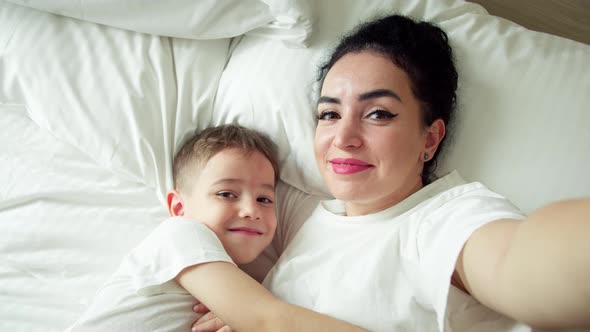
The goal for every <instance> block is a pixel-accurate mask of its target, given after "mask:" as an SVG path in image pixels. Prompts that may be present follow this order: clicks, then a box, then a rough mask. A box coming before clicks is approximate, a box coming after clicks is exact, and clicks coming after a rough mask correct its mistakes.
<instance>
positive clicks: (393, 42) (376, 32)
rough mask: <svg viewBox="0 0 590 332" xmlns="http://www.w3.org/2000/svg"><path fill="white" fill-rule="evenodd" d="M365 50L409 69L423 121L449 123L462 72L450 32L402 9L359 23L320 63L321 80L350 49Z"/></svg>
mask: <svg viewBox="0 0 590 332" xmlns="http://www.w3.org/2000/svg"><path fill="white" fill-rule="evenodd" d="M363 51H370V52H377V53H379V54H382V55H384V56H386V57H388V58H389V59H391V61H392V62H393V63H394V64H395V65H396V66H398V67H400V68H401V69H402V70H404V71H405V72H406V74H407V75H408V77H409V78H410V81H411V87H412V92H413V93H414V96H415V97H416V98H417V99H418V100H419V102H420V105H421V112H422V122H423V124H424V126H429V125H431V124H432V123H433V122H434V120H436V119H442V120H443V121H444V123H445V125H446V126H447V128H448V127H449V125H450V124H451V119H452V113H453V110H454V108H455V104H456V99H457V97H456V90H457V80H458V75H457V70H456V68H455V64H454V61H453V51H452V49H451V46H450V45H449V40H448V37H447V34H446V33H445V32H444V31H443V30H442V29H441V28H439V27H437V26H436V25H434V24H432V23H429V22H419V21H414V20H413V19H411V18H409V17H406V16H401V15H392V16H387V17H383V18H379V19H377V20H373V21H370V22H367V23H364V24H361V25H359V26H358V27H357V28H356V29H354V30H353V31H352V32H350V33H349V34H348V35H346V36H344V37H343V38H342V39H341V40H340V43H339V44H338V46H336V48H335V49H334V51H333V52H332V54H331V56H330V58H329V59H328V61H327V62H326V63H325V64H324V65H323V66H321V67H320V73H319V77H318V81H319V83H320V86H321V85H323V82H324V79H325V77H326V75H327V73H328V71H329V70H330V68H332V66H333V65H334V64H335V63H336V62H337V61H338V60H339V59H340V58H342V57H343V56H345V55H346V54H348V53H360V52H363ZM446 136H448V135H446ZM446 136H445V138H446ZM445 138H443V140H442V141H441V142H440V145H439V146H438V149H437V151H436V153H435V154H434V156H432V158H431V159H430V160H429V161H427V162H426V163H425V164H424V170H423V171H422V183H423V184H424V185H426V184H428V183H430V181H431V178H432V175H433V173H434V171H435V170H436V166H437V157H438V155H439V154H440V152H441V150H442V148H443V143H444V141H445Z"/></svg>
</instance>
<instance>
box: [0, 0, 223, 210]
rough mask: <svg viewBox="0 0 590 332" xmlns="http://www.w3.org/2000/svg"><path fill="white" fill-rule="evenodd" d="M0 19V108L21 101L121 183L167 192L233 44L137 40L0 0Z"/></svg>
mask: <svg viewBox="0 0 590 332" xmlns="http://www.w3.org/2000/svg"><path fill="white" fill-rule="evenodd" d="M0 17H1V18H7V21H3V24H2V26H3V27H5V28H4V29H2V31H0V43H1V44H0V54H1V62H0V66H1V68H2V75H1V77H0V80H1V81H0V86H2V87H3V88H2V89H0V103H20V104H25V105H26V107H27V110H28V112H29V116H30V117H31V119H32V120H34V121H35V122H36V123H37V124H39V125H40V126H41V128H44V129H47V130H49V131H50V132H51V133H52V134H53V135H54V136H55V137H57V138H58V139H60V140H62V141H64V142H66V143H69V144H71V145H72V146H74V147H76V148H78V149H79V150H80V151H83V152H84V153H86V154H87V155H89V156H91V157H92V158H93V159H95V160H96V161H97V162H98V163H99V164H100V165H102V166H104V167H105V168H107V169H110V170H112V171H113V172H115V173H117V174H119V175H123V176H124V178H125V179H128V180H131V181H134V182H138V183H144V184H146V185H148V186H150V187H152V188H154V189H156V190H157V192H158V193H159V194H163V193H165V191H166V190H167V189H170V188H171V187H172V184H171V165H170V161H171V159H172V155H173V154H174V152H175V149H176V148H177V147H178V145H179V144H180V142H181V141H182V140H183V139H184V138H185V137H186V136H187V135H189V134H190V133H191V132H193V131H194V130H195V128H200V129H202V128H205V127H207V126H208V125H209V123H210V117H211V110H212V105H213V100H214V97H215V94H216V91H217V85H218V82H219V79H220V76H221V73H222V71H223V67H224V65H225V63H226V61H227V57H228V49H229V42H230V40H229V39H217V40H210V41H198V40H189V39H173V38H165V37H158V36H154V35H147V34H140V33H136V32H131V31H125V30H120V29H116V28H111V27H107V26H102V25H98V24H95V23H90V22H85V21H80V20H76V19H72V18H68V17H64V16H57V15H53V14H49V13H45V12H40V11H36V10H33V9H30V8H26V7H20V6H16V5H13V4H10V3H6V2H1V3H0ZM160 198H161V199H162V198H163V196H162V195H160ZM162 202H164V200H163V199H162Z"/></svg>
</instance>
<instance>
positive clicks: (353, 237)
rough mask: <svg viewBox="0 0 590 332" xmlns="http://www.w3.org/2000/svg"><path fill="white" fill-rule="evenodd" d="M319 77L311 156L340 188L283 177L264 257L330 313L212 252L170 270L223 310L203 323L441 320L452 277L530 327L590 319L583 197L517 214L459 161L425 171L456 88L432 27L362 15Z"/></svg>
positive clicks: (425, 327)
mask: <svg viewBox="0 0 590 332" xmlns="http://www.w3.org/2000/svg"><path fill="white" fill-rule="evenodd" d="M320 81H321V82H322V89H321V96H320V98H319V102H318V113H317V116H318V125H317V130H316V136H315V154H316V160H317V163H318V167H319V169H320V172H321V174H322V177H323V178H324V180H325V182H326V184H327V186H328V188H329V190H330V192H331V193H332V194H333V195H334V197H336V198H337V200H334V201H323V202H318V201H317V200H316V199H314V198H312V197H308V196H306V195H304V194H303V193H300V192H297V191H296V190H294V189H288V188H282V189H279V194H280V196H279V202H278V203H279V204H280V206H281V209H280V215H279V223H280V224H281V229H280V230H279V231H278V232H277V237H276V239H275V242H274V243H273V248H272V249H273V250H274V251H275V252H274V253H270V254H269V255H268V256H267V258H268V259H267V261H266V264H267V266H268V264H272V263H273V262H274V261H275V260H276V257H277V256H278V255H280V256H281V257H280V259H279V260H278V262H277V263H276V265H275V266H274V268H273V269H272V270H271V271H270V273H269V275H268V276H267V277H266V279H265V281H264V284H265V286H266V287H267V288H268V289H269V290H271V291H272V293H273V294H274V295H275V296H277V297H278V298H279V299H282V300H283V301H286V302H288V303H291V304H295V305H299V306H301V307H305V308H308V309H311V310H314V311H317V312H321V313H322V314H326V315H327V316H324V315H319V314H316V313H313V312H311V311H307V310H305V309H301V308H299V307H297V306H290V305H287V304H285V303H284V302H281V301H277V300H276V299H275V298H274V297H272V296H271V295H270V294H268V293H266V292H264V290H263V289H261V288H260V287H258V285H257V284H256V283H254V282H253V281H252V280H251V279H248V278H247V277H245V276H244V275H243V274H240V273H239V272H238V271H236V270H237V269H236V268H235V267H233V266H230V265H229V264H226V263H208V264H204V265H199V266H195V267H189V268H187V269H185V270H184V271H183V272H182V273H180V274H179V276H178V278H177V280H178V281H179V282H180V284H181V285H183V286H184V287H185V288H186V289H187V290H188V291H189V292H191V293H192V294H193V295H195V296H196V297H198V298H200V299H202V300H203V303H204V304H205V305H207V306H208V307H209V308H210V309H211V310H212V312H213V313H215V314H217V315H218V316H219V318H220V319H219V318H217V319H211V318H212V317H215V315H214V314H212V313H211V314H208V315H206V316H205V317H203V318H202V319H201V320H200V321H199V322H197V326H199V327H200V328H204V329H203V330H208V329H209V328H210V329H212V330H215V329H216V328H219V327H221V326H222V325H223V322H225V323H227V324H228V326H231V327H234V328H235V329H236V330H242V329H243V330H250V329H252V330H257V331H260V330H264V329H265V328H267V327H268V328H269V329H271V330H272V329H273V328H276V330H280V331H287V330H295V331H299V330H306V331H307V330H310V329H314V328H315V329H316V330H319V331H326V330H339V331H340V330H345V329H346V328H348V329H350V330H355V327H353V326H348V325H346V324H345V323H343V322H340V321H337V320H334V319H332V318H329V317H328V316H331V317H335V318H338V319H341V320H343V321H347V322H350V323H352V324H355V325H358V326H361V327H363V328H366V329H369V330H375V331H392V330H403V331H405V330H412V331H434V330H438V331H443V330H445V329H448V327H445V324H447V323H448V322H446V321H445V316H446V315H448V310H449V309H450V308H447V303H448V301H449V299H450V297H451V296H459V295H453V294H455V293H456V292H459V291H457V289H459V290H461V291H463V292H465V293H467V294H470V295H471V296H472V297H473V298H475V299H476V300H477V301H479V302H481V303H482V304H484V305H485V306H487V307H489V308H491V309H493V310H495V311H498V312H500V313H503V314H505V315H507V316H509V317H512V318H514V319H516V320H518V321H522V322H524V323H527V324H530V325H533V326H537V327H545V328H556V327H562V328H563V327H590V315H589V314H588V313H589V312H590V283H588V282H587V280H590V256H589V254H588V253H589V252H590V241H588V240H587V236H588V234H590V221H589V220H588V216H589V215H590V200H588V199H585V200H574V201H567V202H558V203H554V204H550V205H549V206H546V207H544V208H542V209H540V210H538V211H536V212H534V213H532V214H531V215H530V216H528V217H525V216H524V215H523V214H522V213H521V212H519V211H518V209H517V208H515V207H514V206H513V205H512V204H511V203H510V202H509V201H508V200H507V199H505V198H503V197H501V196H500V195H498V194H495V193H493V192H491V191H490V190H488V189H487V188H485V187H484V186H483V185H481V184H479V183H464V182H463V180H461V178H460V177H459V175H458V174H456V173H451V174H449V175H447V176H445V177H443V178H440V179H438V180H436V181H434V182H431V180H433V179H432V178H433V176H432V172H433V170H434V168H435V166H436V160H437V157H438V155H439V154H440V153H441V151H442V147H443V143H444V138H445V136H446V130H447V128H448V125H449V123H450V121H451V119H452V110H453V108H454V106H455V98H456V97H455V90H456V88H457V73H456V70H455V67H454V64H453V59H452V51H451V48H450V46H449V45H448V40H447V36H446V34H445V33H444V32H443V31H442V30H440V29H439V28H437V27H435V26H433V25H431V24H429V23H424V22H422V23H417V22H414V21H413V20H411V19H409V18H406V17H402V16H390V17H386V18H383V19H380V20H377V21H374V22H370V23H368V24H365V25H363V26H361V27H359V28H358V29H357V30H355V31H354V32H352V33H351V34H350V35H349V36H347V37H345V38H344V39H343V40H342V41H341V42H340V44H339V46H338V47H337V48H336V49H335V51H334V53H333V55H332V57H331V58H330V60H329V61H328V63H327V64H326V65H325V66H324V67H322V71H321V78H320ZM287 245H288V246H287ZM264 264H265V262H261V265H259V266H258V267H257V268H258V269H260V268H264V267H262V266H263V265H264ZM202 276H209V277H210V278H213V279H216V280H219V283H220V284H219V287H220V289H222V288H223V287H224V286H223V285H227V284H232V285H236V287H235V289H234V288H233V287H232V288H231V289H226V293H225V294H227V298H226V299H225V302H231V303H230V304H228V303H222V302H224V301H223V300H220V299H219V298H216V297H218V296H219V289H216V288H212V287H211V283H209V282H206V283H201V285H203V284H204V285H208V286H209V287H210V289H209V290H205V289H198V285H197V284H193V283H191V279H192V278H194V279H195V280H198V279H199V278H202ZM248 283H251V285H247V286H246V284H248ZM237 285H240V286H237ZM451 285H453V286H454V287H450V286H451ZM226 288H227V287H226ZM239 289H247V291H246V293H237V292H239V291H240V290H239ZM449 289H452V290H451V295H449V294H450V293H449ZM208 292H209V293H208ZM204 294H205V295H204ZM236 294H237V295H236ZM247 321H249V322H250V323H252V324H251V325H248V323H247ZM280 323H284V324H285V325H283V326H280V327H277V326H276V325H273V324H280ZM257 324H259V325H257ZM299 324H308V325H306V326H303V325H299ZM331 324H334V325H331ZM338 324H342V325H338ZM208 326H209V327H208ZM271 326H273V327H272V328H271ZM225 328H226V329H229V328H228V327H225Z"/></svg>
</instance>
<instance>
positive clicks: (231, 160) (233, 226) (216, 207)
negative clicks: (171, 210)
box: [179, 148, 277, 264]
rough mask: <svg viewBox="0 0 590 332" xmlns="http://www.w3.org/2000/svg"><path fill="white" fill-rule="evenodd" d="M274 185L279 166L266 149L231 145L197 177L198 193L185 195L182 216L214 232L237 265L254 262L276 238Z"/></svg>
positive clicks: (194, 185)
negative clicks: (247, 149)
mask: <svg viewBox="0 0 590 332" xmlns="http://www.w3.org/2000/svg"><path fill="white" fill-rule="evenodd" d="M274 186H275V174H274V170H273V167H272V165H271V163H270V162H269V161H268V159H266V157H265V156H264V155H263V154H262V153H260V152H258V151H255V152H252V153H249V154H244V151H243V150H241V149H238V148H231V149H225V150H222V151H220V152H218V153H217V154H215V155H214V156H213V157H212V158H211V159H210V160H209V161H208V162H207V163H206V164H205V165H204V166H203V168H202V169H201V171H200V174H199V175H195V177H194V182H193V183H192V192H189V193H180V196H181V199H182V202H183V206H182V209H183V211H182V212H183V213H182V214H179V215H184V216H185V217H187V218H190V219H195V220H197V221H199V222H202V223H204V224H206V225H207V226H208V227H209V228H210V229H211V230H213V232H215V234H216V235H217V236H218V237H219V239H220V240H221V243H222V244H223V246H224V248H225V250H226V251H227V253H228V254H229V256H230V257H231V258H232V259H233V260H234V262H235V263H236V264H244V263H249V262H251V261H252V260H254V258H256V257H257V256H258V255H259V254H260V253H261V252H262V251H263V250H264V248H266V247H267V246H268V245H269V244H270V242H271V241H272V238H273V236H274V232H275V229H276V224H277V220H276V214H275V204H274V201H275V190H274V188H275V187H274Z"/></svg>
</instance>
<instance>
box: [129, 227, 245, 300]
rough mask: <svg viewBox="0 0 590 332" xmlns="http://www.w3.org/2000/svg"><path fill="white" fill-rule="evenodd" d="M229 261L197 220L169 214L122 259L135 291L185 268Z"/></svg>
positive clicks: (155, 283) (220, 245)
mask: <svg viewBox="0 0 590 332" xmlns="http://www.w3.org/2000/svg"><path fill="white" fill-rule="evenodd" d="M218 261H221V262H229V263H232V264H233V261H232V259H231V258H230V257H229V255H228V254H227V253H226V252H225V250H224V248H223V245H222V244H221V241H219V238H218V237H217V236H216V235H215V233H214V232H213V231H211V230H210V229H209V228H208V227H207V226H205V225H204V224H201V223H199V222H197V221H193V220H187V219H182V218H170V219H167V220H166V221H164V222H163V223H161V224H160V225H159V226H158V227H156V229H155V230H154V231H153V232H152V233H151V234H150V235H148V237H146V238H145V239H144V240H143V241H142V242H141V243H140V244H139V245H138V246H137V247H135V248H134V249H133V250H132V251H131V252H130V253H129V255H128V256H127V257H126V258H125V260H124V261H123V263H122V264H123V266H122V268H123V269H125V270H127V271H131V272H130V273H131V285H132V287H133V289H134V290H135V291H136V292H140V291H142V290H144V289H145V288H147V287H150V286H158V285H162V284H164V283H166V282H167V281H170V280H172V279H174V278H175V277H176V276H177V275H178V273H180V272H181V271H182V270H183V269H184V268H186V267H189V266H193V265H197V264H203V263H208V262H218Z"/></svg>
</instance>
